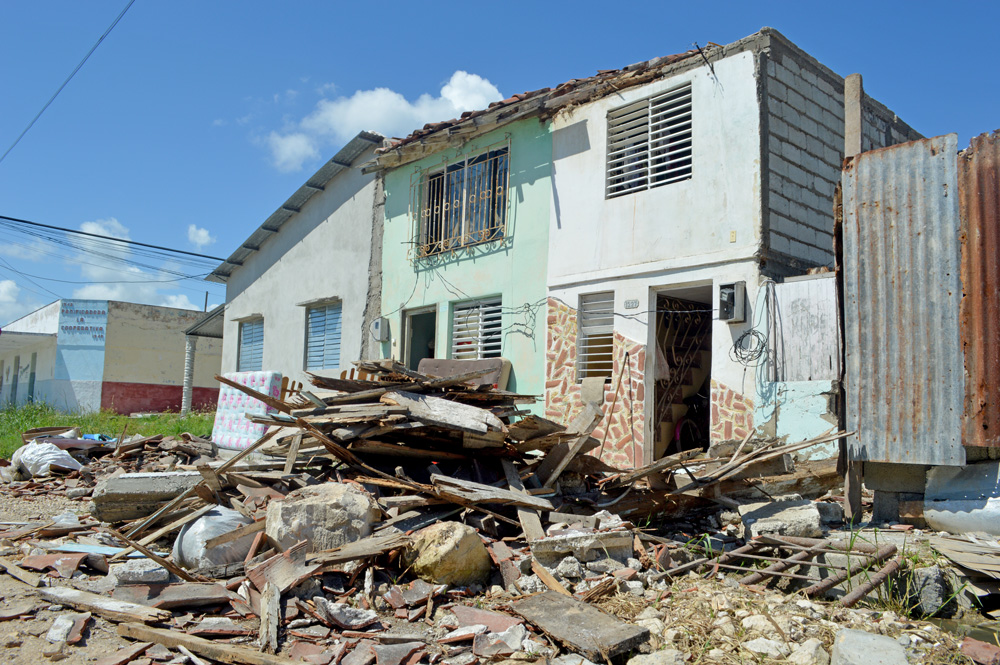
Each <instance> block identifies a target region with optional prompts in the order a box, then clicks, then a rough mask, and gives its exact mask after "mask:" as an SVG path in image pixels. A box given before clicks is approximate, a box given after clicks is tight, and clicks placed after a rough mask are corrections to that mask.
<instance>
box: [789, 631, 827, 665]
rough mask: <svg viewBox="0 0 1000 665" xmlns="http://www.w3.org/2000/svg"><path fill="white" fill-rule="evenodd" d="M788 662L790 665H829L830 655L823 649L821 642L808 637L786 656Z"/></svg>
mask: <svg viewBox="0 0 1000 665" xmlns="http://www.w3.org/2000/svg"><path fill="white" fill-rule="evenodd" d="M788 662H789V663H792V665H830V654H828V653H827V652H826V649H824V648H823V642H822V641H820V640H818V639H816V638H815V637H810V638H809V639H808V640H806V641H805V642H803V643H802V644H800V645H799V646H798V647H796V649H795V651H793V652H792V653H791V654H790V655H789V656H788Z"/></svg>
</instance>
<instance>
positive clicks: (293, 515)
mask: <svg viewBox="0 0 1000 665" xmlns="http://www.w3.org/2000/svg"><path fill="white" fill-rule="evenodd" d="M380 514H381V513H380V511H379V509H378V506H377V505H376V504H375V500H374V499H372V497H371V495H369V494H368V493H367V492H364V491H362V490H360V489H358V488H356V487H354V486H353V485H348V484H342V483H323V484H320V485H311V486H309V487H303V488H302V489H298V490H295V491H294V492H291V493H290V494H289V495H288V496H286V497H285V498H284V499H282V500H280V501H272V502H271V503H269V504H268V506H267V524H266V527H265V530H266V531H267V535H268V537H270V538H272V539H274V540H275V541H276V542H278V543H280V544H281V546H282V547H286V548H287V547H291V546H292V545H294V544H295V543H297V542H299V541H300V540H305V541H307V542H308V543H309V544H308V546H307V547H308V550H309V551H310V552H319V551H322V550H328V549H332V548H334V547H340V546H342V545H346V544H347V543H350V542H354V541H356V540H360V539H362V538H364V537H366V536H369V535H371V532H372V525H374V524H375V523H376V522H378V520H379V517H380Z"/></svg>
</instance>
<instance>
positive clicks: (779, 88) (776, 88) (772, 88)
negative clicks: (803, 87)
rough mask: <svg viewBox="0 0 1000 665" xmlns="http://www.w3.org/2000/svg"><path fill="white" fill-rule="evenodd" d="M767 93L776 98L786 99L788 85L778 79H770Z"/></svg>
mask: <svg viewBox="0 0 1000 665" xmlns="http://www.w3.org/2000/svg"><path fill="white" fill-rule="evenodd" d="M767 94H768V95H769V96H771V97H774V98H775V99H780V100H781V101H785V100H787V99H788V96H787V95H788V86H787V85H785V84H784V83H782V82H781V81H779V80H777V79H769V80H768V82H767Z"/></svg>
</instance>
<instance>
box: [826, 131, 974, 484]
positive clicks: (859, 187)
mask: <svg viewBox="0 0 1000 665" xmlns="http://www.w3.org/2000/svg"><path fill="white" fill-rule="evenodd" d="M957 146H958V138H957V136H956V135H954V134H949V135H947V136H939V137H936V138H932V139H925V140H921V141H914V142H911V143H904V144H901V145H897V146H892V147H890V148H885V149H882V150H876V151H873V152H868V153H863V154H861V155H858V156H857V157H855V158H854V159H853V160H851V161H850V162H849V163H847V164H846V165H845V167H844V174H843V209H844V212H843V246H844V251H843V266H842V270H843V286H844V330H845V335H846V340H845V360H846V363H845V369H846V375H845V383H846V399H847V405H846V406H847V409H846V411H847V428H848V430H851V431H856V432H857V434H856V435H855V436H853V437H851V439H850V440H849V441H848V446H849V450H850V454H851V457H852V459H855V460H864V461H882V462H906V463H914V464H942V465H961V464H964V463H965V450H964V448H963V447H962V411H963V401H964V395H965V385H964V384H965V381H964V376H963V371H962V363H963V353H962V345H961V338H960V335H959V304H960V300H961V295H962V289H961V282H960V265H959V264H960V256H961V250H960V243H961V240H960V233H959V231H960V229H959V206H958V191H957V190H958V188H957V173H956V171H957V161H956V153H957Z"/></svg>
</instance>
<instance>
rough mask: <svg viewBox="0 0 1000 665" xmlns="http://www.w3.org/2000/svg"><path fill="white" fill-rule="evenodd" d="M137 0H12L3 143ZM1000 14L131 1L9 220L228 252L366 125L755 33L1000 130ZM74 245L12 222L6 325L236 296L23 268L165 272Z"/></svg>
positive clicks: (444, 110)
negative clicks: (39, 238)
mask: <svg viewBox="0 0 1000 665" xmlns="http://www.w3.org/2000/svg"><path fill="white" fill-rule="evenodd" d="M125 4H126V0H115V1H114V2H112V1H110V0H101V1H91V2H79V1H73V2H48V1H45V0H38V1H37V2H4V3H0V31H2V32H0V59H2V62H3V63H4V66H3V67H0V97H2V99H3V104H2V105H0V153H2V151H4V150H6V149H7V147H8V146H9V145H10V143H11V142H13V140H14V139H15V138H16V137H17V135H18V134H19V133H20V131H21V130H22V129H23V128H24V126H25V125H26V124H27V123H28V122H29V121H30V120H31V118H32V117H33V116H34V115H35V113H37V111H38V110H39V109H40V108H41V106H42V105H43V104H44V103H45V101H46V100H47V99H48V98H49V96H50V95H51V94H52V93H53V92H54V91H55V89H56V88H57V87H58V86H59V84H60V83H61V82H62V81H63V79H65V77H66V76H67V75H68V74H69V72H70V71H71V70H72V69H73V67H74V66H76V64H77V63H78V62H79V60H80V59H81V58H82V57H83V55H84V54H85V53H86V52H87V50H88V49H89V48H90V47H91V45H92V44H93V43H94V42H95V41H96V40H97V38H98V37H99V36H100V35H101V33H102V32H103V31H104V30H105V29H106V28H107V27H108V25H110V24H111V22H112V20H113V19H114V18H115V16H117V15H118V13H119V12H120V11H121V10H122V8H123V7H124V6H125ZM819 6H822V7H823V8H824V9H823V10H822V11H821V10H819V9H818V8H816V7H819ZM998 19H1000V3H995V2H994V3H982V4H976V3H951V4H942V3H930V2H912V3H892V4H885V5H883V4H880V3H874V2H863V3H858V2H840V3H823V4H822V5H818V4H817V5H815V6H813V4H812V3H803V2H795V3H776V2H772V3H750V2H740V3H727V2H717V3H690V2H688V3H679V2H677V3H673V2H671V3H609V2H573V3H520V2H504V3H493V4H489V5H483V4H476V3H472V4H468V3H466V4H461V3H446V4H435V3H428V2H423V3H415V2H406V3H395V2H382V3H364V4H360V3H358V4H348V3H334V2H318V1H305V0H302V1H296V2H253V1H243V2H235V1H226V2H222V1H218V2H216V1H212V2H205V1H204V0H202V1H200V2H192V1H188V0H172V1H171V2H164V1H162V0H158V1H154V0H137V2H136V3H135V5H134V6H133V7H132V8H131V9H130V10H129V12H128V13H127V14H126V15H125V17H124V18H123V19H122V21H121V22H120V23H119V24H118V26H117V27H116V28H115V30H114V31H113V32H112V33H111V35H110V36H109V37H108V38H107V39H106V40H105V42H104V43H103V44H102V45H101V46H100V47H99V48H98V49H97V51H96V52H95V53H94V55H93V56H92V57H91V58H90V60H89V62H87V64H86V65H84V67H83V69H82V70H80V72H79V73H78V74H77V75H76V77H75V78H74V79H73V80H72V81H71V82H70V83H69V85H68V86H67V87H66V89H65V90H64V91H63V92H62V93H61V95H60V96H59V97H58V98H57V99H56V100H55V102H54V103H53V104H52V106H51V107H50V108H49V109H48V111H47V112H46V113H45V114H44V115H43V116H42V118H41V119H40V120H39V121H38V123H37V124H36V125H35V126H34V128H33V129H32V130H31V131H30V132H29V133H28V134H27V135H26V136H25V138H24V139H23V140H22V141H21V143H20V144H19V145H18V146H17V147H16V148H15V149H14V150H13V151H12V152H11V153H10V155H9V156H8V157H7V158H6V160H5V161H3V162H2V163H0V215H8V216H12V217H19V218H26V219H30V220H35V221H39V222H43V223H47V224H53V225H57V226H66V227H72V228H78V229H79V228H84V229H90V230H94V231H103V232H110V233H113V234H116V235H120V236H127V237H129V238H131V239H133V240H138V241H141V242H146V243H152V244H158V245H165V246H169V247H174V248H178V249H186V250H189V251H200V252H203V253H206V254H210V255H214V256H222V257H225V256H228V255H229V254H230V253H231V252H232V251H233V250H234V249H235V248H236V247H237V246H238V245H239V243H240V242H242V241H243V240H244V239H245V237H246V236H247V235H248V234H249V233H250V232H251V231H252V230H253V229H254V228H256V227H257V226H258V225H259V224H260V223H261V222H262V221H263V220H264V219H265V218H266V217H267V216H268V215H269V214H270V213H271V212H273V211H274V210H275V209H276V208H277V207H278V206H280V205H281V203H282V202H283V201H284V200H285V199H286V198H287V197H288V196H289V195H290V194H291V193H292V192H293V191H294V190H295V189H296V188H297V187H299V186H300V185H301V184H302V182H304V180H305V179H306V178H307V177H308V175H310V174H311V173H312V172H313V171H314V170H315V169H316V168H318V167H319V166H320V165H321V164H322V163H323V162H324V161H325V160H327V159H329V158H330V157H331V156H332V155H333V154H334V153H335V152H336V150H337V149H338V148H339V147H340V146H341V145H342V144H343V142H344V140H345V136H348V135H351V134H353V133H354V132H356V131H357V130H358V129H361V128H366V129H373V130H376V131H382V132H384V133H389V134H392V135H404V134H406V133H407V132H409V131H410V130H412V129H414V128H415V127H416V126H418V125H420V124H422V123H423V122H426V121H433V120H443V119H447V118H449V117H453V116H454V115H456V113H457V111H455V110H454V109H456V108H459V109H460V107H462V106H463V105H466V106H467V105H475V106H479V105H484V102H488V101H490V100H491V99H492V98H493V97H495V96H496V95H503V96H505V97H506V96H509V95H511V94H513V93H517V92H523V91H526V90H534V89H537V88H541V87H546V86H553V85H555V84H558V83H560V82H562V81H565V80H567V79H570V78H575V77H584V76H589V75H591V74H593V73H595V72H596V71H597V70H598V69H613V68H618V67H622V66H625V65H628V64H631V63H633V62H637V61H640V60H646V59H649V58H652V57H655V56H659V55H666V54H670V53H676V52H680V51H685V50H687V49H688V48H690V47H691V45H692V43H694V42H698V43H699V44H702V45H704V44H706V43H707V42H716V43H719V44H726V43H728V42H732V41H735V40H737V39H740V38H741V37H745V36H747V35H749V34H751V33H753V32H755V31H757V30H758V29H760V28H761V27H762V26H772V27H774V28H777V29H778V30H780V31H781V32H782V33H784V34H785V35H786V36H787V37H788V38H789V39H791V40H792V41H794V42H795V43H797V44H798V45H799V46H800V47H802V48H803V49H805V50H806V51H807V52H809V53H811V54H812V55H813V56H815V57H816V58H817V59H819V60H820V61H821V62H822V63H824V64H825V65H827V66H829V67H830V68H831V69H833V70H834V71H835V72H837V73H838V74H841V75H846V74H849V73H852V72H861V73H862V74H863V75H864V81H865V89H866V91H867V92H868V93H869V94H871V95H872V96H873V97H875V98H877V99H879V100H880V101H882V102H883V103H885V104H886V105H887V106H889V107H890V108H891V109H892V110H894V111H895V112H896V113H897V114H898V115H899V116H900V117H902V118H903V119H904V120H906V121H907V122H909V123H910V124H911V125H912V126H913V127H914V128H916V129H917V130H918V131H919V132H921V133H923V134H924V135H926V136H932V135H936V134H943V133H948V132H958V134H959V142H960V145H966V144H967V143H968V140H969V138H970V137H971V136H974V135H976V134H979V133H981V132H985V131H989V130H992V129H995V128H997V127H998V126H1000V112H998V110H997V109H1000V103H998V101H1000V100H998V97H1000V86H998V85H997V83H998V80H997V79H998V74H997V57H996V53H997V37H996V30H997V25H998ZM456 72H460V73H458V74H456ZM192 227H193V228H192ZM13 242H19V243H21V244H19V245H18V244H12V243H13ZM29 245H30V243H29ZM62 252H63V257H62V258H60V256H59V255H58V252H57V253H56V255H51V254H49V255H45V254H40V253H37V252H34V251H32V250H31V249H29V248H28V247H26V246H25V244H24V239H23V238H20V237H15V236H13V235H12V234H11V233H10V232H9V231H5V230H4V229H2V228H0V259H2V261H0V323H6V322H7V321H9V320H11V319H13V318H16V317H17V316H20V315H22V314H24V313H25V312H27V311H30V310H31V309H34V308H35V307H37V306H40V305H42V304H45V303H46V302H49V301H51V300H54V299H55V295H59V296H62V297H85V296H91V297H111V298H118V299H131V300H138V301H145V302H154V303H163V304H167V303H173V304H181V305H184V304H193V305H194V306H197V307H198V308H200V307H201V306H202V304H203V301H204V297H205V296H204V293H205V291H206V290H208V291H210V297H209V300H210V303H213V304H215V303H219V302H222V300H223V298H224V292H223V289H222V288H221V287H220V286H216V285H210V284H208V283H205V282H201V281H198V280H187V281H181V282H156V283H152V284H137V283H129V284H111V283H108V284H73V283H62V282H54V281H44V280H41V279H38V278H37V277H35V278H33V279H34V283H32V282H29V281H27V278H25V277H23V276H22V275H21V274H18V273H19V272H20V273H24V274H28V275H36V276H43V277H50V278H55V279H63V280H67V281H71V282H87V281H91V282H114V281H115V280H128V281H129V282H138V281H141V280H144V279H150V278H152V279H165V277H164V276H163V275H159V274H156V273H153V272H152V271H151V270H150V269H149V268H146V269H143V271H142V272H141V273H135V272H133V273H131V274H129V273H123V272H122V270H121V269H120V268H118V267H114V266H111V267H109V266H102V265H101V263H102V262H101V261H96V260H91V258H92V257H87V256H85V255H82V254H81V253H80V251H79V249H78V248H76V249H74V248H67V249H64V250H62ZM3 261H6V262H7V263H6V264H5V263H3ZM365 265H366V264H364V265H363V264H360V263H359V270H363V269H364V267H365ZM211 267H214V266H211ZM209 269H210V268H209ZM16 271H17V272H16ZM184 271H188V272H194V270H191V269H190V267H186V268H184ZM167 277H169V275H168V276H167ZM315 277H317V278H321V276H320V275H316V276H315ZM43 287H44V288H43Z"/></svg>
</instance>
